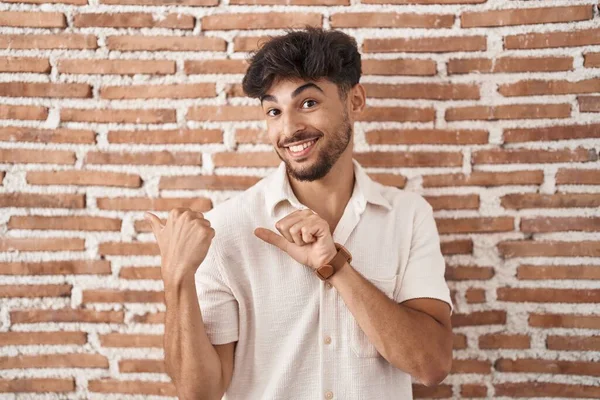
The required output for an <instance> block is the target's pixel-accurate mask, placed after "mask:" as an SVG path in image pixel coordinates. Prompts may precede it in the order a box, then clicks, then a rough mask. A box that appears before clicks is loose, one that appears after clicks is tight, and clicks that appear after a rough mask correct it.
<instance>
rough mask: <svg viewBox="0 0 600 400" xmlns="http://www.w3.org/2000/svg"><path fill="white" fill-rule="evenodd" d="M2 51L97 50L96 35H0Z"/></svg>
mask: <svg viewBox="0 0 600 400" xmlns="http://www.w3.org/2000/svg"><path fill="white" fill-rule="evenodd" d="M0 48H3V49H81V50H83V49H97V48H98V43H97V41H96V35H80V34H72V33H60V34H56V35H36V34H30V33H28V34H26V35H0Z"/></svg>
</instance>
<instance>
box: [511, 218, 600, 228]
mask: <svg viewBox="0 0 600 400" xmlns="http://www.w3.org/2000/svg"><path fill="white" fill-rule="evenodd" d="M520 230H521V232H566V231H579V232H595V231H600V217H590V218H586V217H535V218H523V219H522V220H521V227H520Z"/></svg>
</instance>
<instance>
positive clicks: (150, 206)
mask: <svg viewBox="0 0 600 400" xmlns="http://www.w3.org/2000/svg"><path fill="white" fill-rule="evenodd" d="M96 203H97V207H98V209H100V210H121V211H134V210H140V211H171V209H172V208H177V207H186V208H190V209H192V210H195V211H200V212H204V211H208V210H210V209H211V208H212V201H211V200H210V199H207V198H205V197H199V196H195V197H192V198H189V197H99V198H98V199H97V201H96Z"/></svg>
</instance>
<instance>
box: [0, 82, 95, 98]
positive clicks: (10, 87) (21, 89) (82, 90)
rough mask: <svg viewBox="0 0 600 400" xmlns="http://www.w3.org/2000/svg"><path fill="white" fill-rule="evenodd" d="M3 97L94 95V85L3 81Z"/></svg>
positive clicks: (77, 96) (1, 93)
mask: <svg viewBox="0 0 600 400" xmlns="http://www.w3.org/2000/svg"><path fill="white" fill-rule="evenodd" d="M0 96H3V97H52V98H87V97H92V87H91V86H90V85H87V84H83V83H41V82H1V83H0Z"/></svg>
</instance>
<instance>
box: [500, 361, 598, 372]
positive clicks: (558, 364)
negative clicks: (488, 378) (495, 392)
mask: <svg viewBox="0 0 600 400" xmlns="http://www.w3.org/2000/svg"><path fill="white" fill-rule="evenodd" d="M494 368H495V369H496V371H500V372H524V373H540V374H556V375H558V374H568V375H589V376H600V364H598V363H597V362H594V361H563V360H541V359H535V358H522V359H516V360H511V359H508V358H500V359H499V360H496V362H495V363H494Z"/></svg>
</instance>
